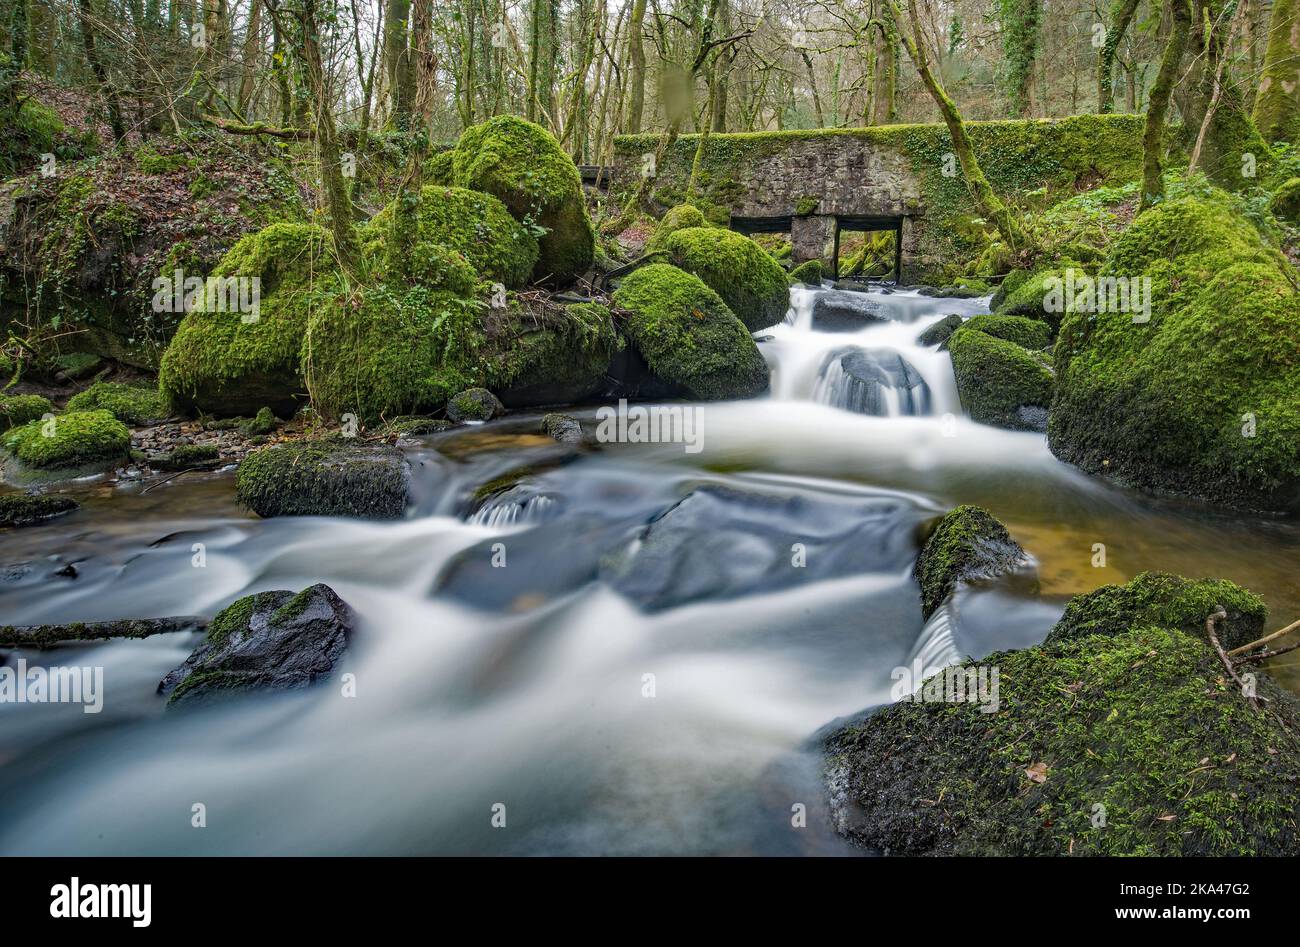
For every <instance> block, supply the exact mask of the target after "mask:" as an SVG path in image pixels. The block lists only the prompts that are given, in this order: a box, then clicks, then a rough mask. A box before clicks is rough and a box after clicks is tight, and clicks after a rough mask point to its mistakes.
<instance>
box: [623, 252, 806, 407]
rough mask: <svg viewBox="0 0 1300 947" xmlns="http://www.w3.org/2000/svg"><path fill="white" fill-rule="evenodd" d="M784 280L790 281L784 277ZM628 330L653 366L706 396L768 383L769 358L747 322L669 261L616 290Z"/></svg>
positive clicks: (740, 392) (732, 394)
mask: <svg viewBox="0 0 1300 947" xmlns="http://www.w3.org/2000/svg"><path fill="white" fill-rule="evenodd" d="M783 282H784V281H783ZM614 304H615V305H616V306H618V307H620V308H622V309H626V310H628V311H629V316H628V319H627V323H626V326H625V328H624V331H625V332H626V334H627V336H628V338H629V339H630V340H631V341H632V344H633V345H634V346H635V347H636V349H637V351H639V352H640V353H641V355H642V356H643V357H644V358H645V360H646V363H647V364H648V365H649V366H650V369H651V370H652V371H653V372H654V373H655V374H656V375H657V376H658V377H659V378H661V379H662V380H664V381H666V382H669V383H670V384H674V385H679V386H681V387H682V389H684V390H685V391H686V392H687V393H688V394H689V395H690V396H691V397H694V398H698V399H701V400H705V401H711V400H719V399H723V398H748V397H752V396H754V395H757V394H759V393H761V392H762V391H764V390H765V389H766V388H767V383H768V377H767V363H766V362H765V361H764V360H763V356H762V355H761V354H760V353H759V351H758V346H757V345H756V344H755V342H754V339H753V337H752V336H750V334H749V331H748V330H747V329H746V327H745V325H744V324H743V323H741V321H740V320H739V319H737V318H736V316H735V315H734V314H733V313H732V312H731V310H730V309H729V308H727V304H726V303H724V302H723V301H722V298H721V297H720V296H719V295H718V294H717V293H715V292H714V291H713V290H712V289H710V288H709V287H708V286H706V285H705V284H704V283H703V282H701V280H700V279H699V278H698V277H697V276H694V275H693V274H690V273H687V272H684V271H683V270H679V269H678V268H677V267H675V266H670V265H668V264H666V263H654V264H651V265H649V266H644V267H641V268H640V269H638V270H634V271H633V272H632V273H631V274H630V275H628V277H627V278H626V279H625V280H623V283H622V285H621V286H619V288H618V291H617V292H615V293H614Z"/></svg>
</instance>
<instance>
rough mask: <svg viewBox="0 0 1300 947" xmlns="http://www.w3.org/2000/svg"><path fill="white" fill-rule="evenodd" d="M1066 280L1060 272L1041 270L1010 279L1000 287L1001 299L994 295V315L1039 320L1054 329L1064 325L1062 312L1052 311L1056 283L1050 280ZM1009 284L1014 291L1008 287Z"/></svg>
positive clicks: (991, 301) (1009, 277) (992, 301)
mask: <svg viewBox="0 0 1300 947" xmlns="http://www.w3.org/2000/svg"><path fill="white" fill-rule="evenodd" d="M1013 275H1014V274H1013ZM1063 279H1064V275H1063V273H1062V271H1060V270H1039V271H1038V272H1035V273H1030V274H1028V275H1026V276H1023V277H1018V278H1016V279H1014V280H1013V279H1012V277H1011V276H1008V277H1007V279H1006V280H1004V281H1003V283H1002V286H1001V287H1000V288H999V289H1000V291H1001V292H1002V296H1001V298H998V294H997V293H994V298H993V299H992V300H990V305H991V306H992V309H993V312H994V314H995V315H999V316H1022V317H1024V318H1027V319H1037V320H1038V321H1040V322H1045V323H1047V324H1048V325H1050V326H1051V327H1052V329H1053V330H1055V329H1056V327H1057V326H1059V325H1060V324H1061V312H1060V311H1059V310H1058V311H1055V312H1053V311H1052V310H1051V308H1050V295H1051V293H1050V291H1051V287H1052V285H1053V284H1052V283H1051V282H1049V281H1051V280H1058V281H1060V280H1063ZM1008 283H1009V284H1010V286H1011V287H1012V288H1007V286H1008Z"/></svg>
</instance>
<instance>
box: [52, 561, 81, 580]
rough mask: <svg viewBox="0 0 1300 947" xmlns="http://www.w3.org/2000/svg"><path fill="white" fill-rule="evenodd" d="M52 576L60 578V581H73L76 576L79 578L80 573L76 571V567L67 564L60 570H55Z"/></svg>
mask: <svg viewBox="0 0 1300 947" xmlns="http://www.w3.org/2000/svg"><path fill="white" fill-rule="evenodd" d="M54 574H55V575H57V576H58V577H59V578H61V579H75V578H76V577H77V576H79V575H80V574H81V573H80V572H78V571H77V567H76V565H74V564H73V563H71V562H69V563H68V564H67V565H65V566H64V567H63V568H62V569H56V570H55V571H54Z"/></svg>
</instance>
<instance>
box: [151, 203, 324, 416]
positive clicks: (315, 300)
mask: <svg viewBox="0 0 1300 947" xmlns="http://www.w3.org/2000/svg"><path fill="white" fill-rule="evenodd" d="M212 275H213V276H214V277H217V278H244V279H253V278H255V279H257V280H259V281H260V282H259V287H260V290H259V296H258V299H259V302H258V308H257V312H256V313H244V312H234V311H229V309H228V308H227V309H225V310H224V311H222V310H218V311H213V312H208V311H207V310H206V308H205V304H203V305H199V306H198V307H196V308H195V309H194V310H193V311H192V312H190V313H188V314H187V315H186V316H185V319H184V321H183V322H182V323H181V326H180V328H179V329H177V331H176V336H175V338H173V339H172V342H171V345H170V346H168V348H167V352H166V354H165V355H164V356H163V360H162V368H161V371H160V372H159V378H158V382H159V388H160V390H161V391H162V393H163V394H164V396H165V397H166V398H167V399H168V402H169V404H170V405H171V407H172V408H173V409H174V410H176V411H180V412H184V413H191V412H194V411H201V412H203V413H205V414H212V415H216V416H217V417H233V416H237V415H251V414H253V413H254V412H256V411H257V410H258V409H259V408H262V407H264V406H267V405H270V406H271V407H272V408H274V409H275V410H276V411H278V412H280V413H281V414H283V415H284V416H285V417H289V416H290V415H292V414H293V412H294V411H295V410H297V407H298V404H299V403H300V401H301V397H302V394H303V392H304V383H303V377H302V371H301V368H300V353H301V350H302V342H303V336H304V335H305V334H306V332H307V320H308V314H309V313H310V312H312V311H313V310H315V309H318V308H320V307H322V306H324V305H326V304H327V303H328V300H329V299H330V297H331V296H332V294H333V293H335V292H337V290H338V288H339V280H338V271H337V270H336V269H335V263H334V260H333V242H332V241H331V240H330V237H329V234H328V233H327V232H326V231H325V230H324V229H323V228H321V227H318V226H316V225H314V224H272V225H271V226H269V227H266V228H265V229H263V230H260V231H258V232H257V233H253V234H249V235H248V236H246V237H244V238H243V239H242V240H240V241H239V242H238V243H237V244H235V246H234V247H232V248H231V250H230V252H229V253H227V254H226V256H225V257H224V258H223V259H222V260H221V262H220V263H219V264H218V265H217V267H216V269H215V270H214V271H213V273H212Z"/></svg>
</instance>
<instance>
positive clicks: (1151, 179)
mask: <svg viewBox="0 0 1300 947" xmlns="http://www.w3.org/2000/svg"><path fill="white" fill-rule="evenodd" d="M1172 2H1173V5H1172V22H1171V25H1170V29H1169V38H1168V40H1166V42H1165V51H1164V54H1163V55H1162V56H1161V57H1160V72H1159V73H1157V74H1156V81H1155V84H1154V85H1153V86H1152V87H1151V95H1150V98H1149V99H1148V101H1147V119H1146V126H1145V128H1144V129H1143V132H1142V203H1141V205H1140V206H1139V208H1138V213H1141V212H1142V211H1144V210H1146V209H1147V208H1148V207H1150V206H1151V205H1152V204H1154V203H1156V202H1157V201H1159V200H1160V199H1161V198H1162V197H1164V194H1165V182H1164V162H1163V158H1164V154H1163V151H1164V133H1165V116H1166V115H1167V113H1168V111H1169V97H1170V95H1171V94H1172V93H1173V88H1174V80H1175V79H1176V78H1177V76H1178V65H1179V63H1180V62H1182V59H1183V50H1184V49H1185V48H1186V46H1187V33H1188V31H1189V30H1190V29H1191V24H1192V10H1191V6H1190V5H1189V2H1188V0H1172Z"/></svg>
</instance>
